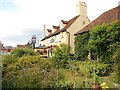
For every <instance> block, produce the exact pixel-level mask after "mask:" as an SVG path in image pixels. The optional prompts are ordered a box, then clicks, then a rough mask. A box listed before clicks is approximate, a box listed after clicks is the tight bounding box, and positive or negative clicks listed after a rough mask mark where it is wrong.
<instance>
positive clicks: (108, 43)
mask: <svg viewBox="0 0 120 90" xmlns="http://www.w3.org/2000/svg"><path fill="white" fill-rule="evenodd" d="M90 36H91V37H92V39H91V40H89V47H90V48H91V49H94V50H95V51H96V54H97V56H98V58H99V59H100V60H102V61H103V62H105V63H110V62H111V60H112V56H113V53H114V52H115V51H116V50H117V48H116V47H117V46H118V42H120V38H119V37H120V23H119V22H111V23H110V24H102V25H98V26H95V27H93V28H92V29H91V30H90Z"/></svg>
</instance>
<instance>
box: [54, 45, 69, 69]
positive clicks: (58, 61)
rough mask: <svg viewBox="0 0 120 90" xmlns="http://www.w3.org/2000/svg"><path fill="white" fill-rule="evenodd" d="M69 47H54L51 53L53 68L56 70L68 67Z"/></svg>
mask: <svg viewBox="0 0 120 90" xmlns="http://www.w3.org/2000/svg"><path fill="white" fill-rule="evenodd" d="M69 51H70V50H69V47H68V46H67V45H65V44H61V45H60V46H58V47H56V48H55V50H54V51H53V54H54V55H53V59H54V66H55V67H56V68H59V67H61V68H66V66H67V65H68V59H69Z"/></svg>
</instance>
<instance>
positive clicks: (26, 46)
mask: <svg viewBox="0 0 120 90" xmlns="http://www.w3.org/2000/svg"><path fill="white" fill-rule="evenodd" d="M28 47H29V46H28V45H17V48H28Z"/></svg>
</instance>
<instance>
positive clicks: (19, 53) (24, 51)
mask: <svg viewBox="0 0 120 90" xmlns="http://www.w3.org/2000/svg"><path fill="white" fill-rule="evenodd" d="M10 55H13V56H16V57H22V56H24V55H35V53H34V52H33V51H32V49H31V48H16V49H14V50H13V51H12V52H11V53H10Z"/></svg>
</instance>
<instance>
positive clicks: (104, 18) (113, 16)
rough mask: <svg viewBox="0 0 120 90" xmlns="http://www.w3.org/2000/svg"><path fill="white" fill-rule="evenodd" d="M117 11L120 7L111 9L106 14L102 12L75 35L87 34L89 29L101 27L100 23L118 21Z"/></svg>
mask: <svg viewBox="0 0 120 90" xmlns="http://www.w3.org/2000/svg"><path fill="white" fill-rule="evenodd" d="M118 10H120V6H118V7H115V8H113V9H111V10H109V11H107V12H104V13H103V14H101V15H100V16H99V17H98V18H97V19H95V20H94V21H92V22H91V23H90V24H88V25H87V26H85V27H84V28H82V29H81V30H80V31H78V32H77V33H75V35H78V34H81V33H84V32H87V31H89V30H90V28H92V27H93V26H95V25H101V24H102V23H106V24H109V23H110V22H112V21H115V20H118V19H119V15H118V14H119V13H120V12H119V11H118ZM118 12H119V13H118Z"/></svg>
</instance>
